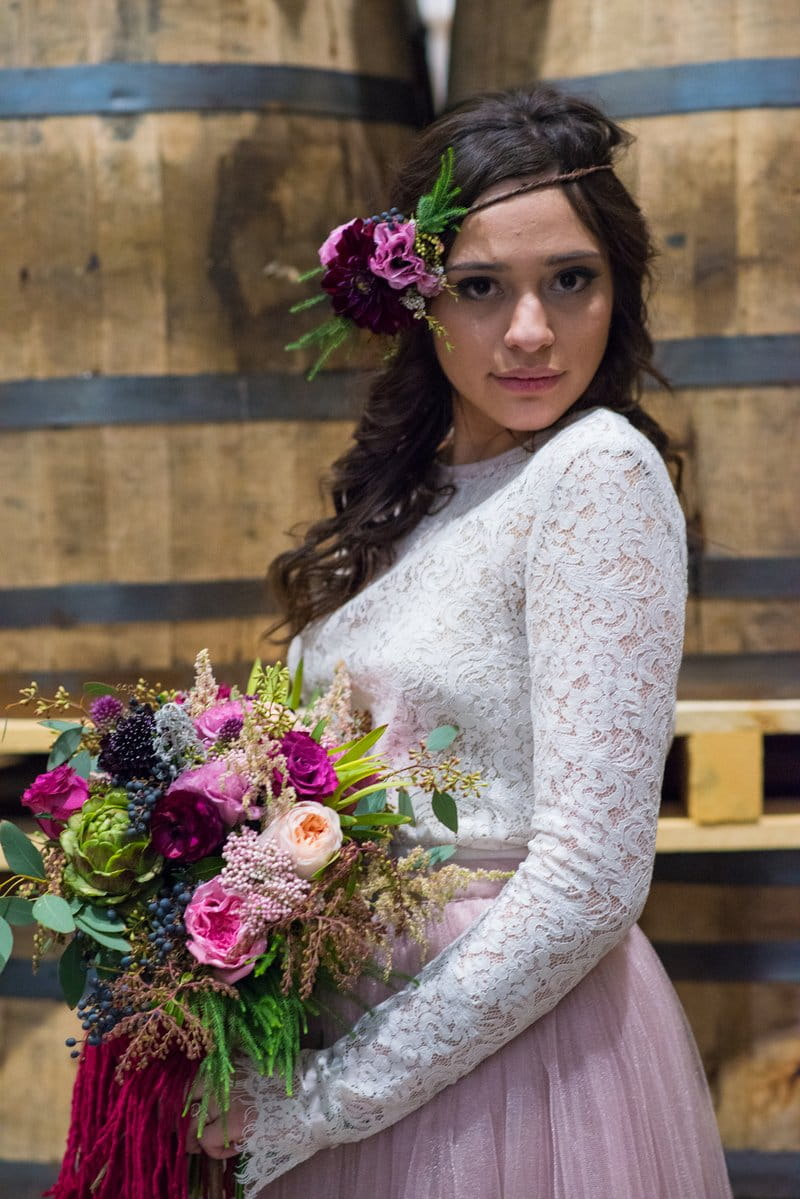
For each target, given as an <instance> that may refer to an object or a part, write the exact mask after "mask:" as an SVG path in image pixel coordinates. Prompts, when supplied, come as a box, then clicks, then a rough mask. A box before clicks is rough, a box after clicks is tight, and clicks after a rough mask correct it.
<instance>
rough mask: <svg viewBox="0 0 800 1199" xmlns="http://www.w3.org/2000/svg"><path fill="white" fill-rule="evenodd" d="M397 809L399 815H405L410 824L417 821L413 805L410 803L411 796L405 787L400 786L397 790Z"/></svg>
mask: <svg viewBox="0 0 800 1199" xmlns="http://www.w3.org/2000/svg"><path fill="white" fill-rule="evenodd" d="M397 810H398V812H399V813H400V814H401V816H407V817H408V819H409V820H410V822H411V823H412V824H416V823H417V818H416V816H415V815H414V807H413V805H412V803H411V796H410V795H409V794H408V792H407V791H406V789H405V787H401V788H400V790H399V791H398V792H397Z"/></svg>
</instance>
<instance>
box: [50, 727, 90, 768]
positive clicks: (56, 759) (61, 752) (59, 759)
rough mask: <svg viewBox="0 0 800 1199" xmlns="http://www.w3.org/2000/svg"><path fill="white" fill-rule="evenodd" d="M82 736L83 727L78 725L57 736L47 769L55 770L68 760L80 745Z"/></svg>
mask: <svg viewBox="0 0 800 1199" xmlns="http://www.w3.org/2000/svg"><path fill="white" fill-rule="evenodd" d="M82 736H83V728H82V727H81V726H80V725H78V726H77V727H75V728H71V729H66V730H65V731H64V732H63V733H62V734H61V736H60V737H57V738H56V740H55V741H54V743H53V748H52V749H51V750H50V757H49V758H48V759H47V769H48V770H54V769H55V767H56V766H61V765H63V763H64V762H68V761H69V760H70V758H71V757H72V755H73V754H74V753H75V751H76V749H77V748H78V746H79V745H80V743H81V737H82Z"/></svg>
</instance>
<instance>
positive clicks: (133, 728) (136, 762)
mask: <svg viewBox="0 0 800 1199" xmlns="http://www.w3.org/2000/svg"><path fill="white" fill-rule="evenodd" d="M154 727H155V717H154V715H153V709H152V708H151V707H150V705H149V704H140V703H139V702H138V700H135V699H132V700H131V702H130V713H129V715H128V716H123V717H121V719H120V720H119V721H118V723H117V727H116V728H115V729H114V730H113V732H111V733H106V735H105V736H104V737H103V738H102V739H101V741H100V757H99V759H98V764H99V766H100V769H101V770H107V771H108V773H109V774H111V775H113V776H114V777H115V778H117V779H119V781H120V782H123V781H125V780H126V779H134V778H146V777H147V775H149V774H151V773H152V770H153V767H154V766H155V764H156V756H155V750H154V748H153V731H154Z"/></svg>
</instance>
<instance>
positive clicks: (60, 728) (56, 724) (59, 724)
mask: <svg viewBox="0 0 800 1199" xmlns="http://www.w3.org/2000/svg"><path fill="white" fill-rule="evenodd" d="M39 724H41V725H43V726H44V728H46V729H55V730H56V732H57V733H65V732H66V731H67V729H79V728H80V727H81V726H80V725H79V724H78V723H77V722H76V721H74V720H40V721H39Z"/></svg>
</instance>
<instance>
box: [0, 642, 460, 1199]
mask: <svg viewBox="0 0 800 1199" xmlns="http://www.w3.org/2000/svg"><path fill="white" fill-rule="evenodd" d="M301 682H302V668H300V669H298V672H297V674H296V676H295V679H294V680H293V681H292V679H291V678H290V675H289V672H288V670H286V669H285V668H283V667H281V666H280V665H277V666H273V667H270V668H263V667H261V665H260V664H259V663H257V664H256V666H255V667H254V669H253V673H252V675H251V678H250V681H249V683H248V686H247V689H246V692H245V693H244V694H240V693H238V692H237V691H236V690H235V689H233V690H231V689H230V688H228V687H221V686H218V685H217V683H216V681H215V679H214V677H213V674H212V670H211V665H210V662H209V659H208V655H207V653H206V652H205V651H203V652H202V653H201V654H200V655H199V656H198V659H197V668H196V677H195V682H194V686H193V687H192V689H191V690H190V691H188V692H185V693H180V692H163V691H160V690H157V689H154V688H150V687H148V686H147V684H146V683H144V682H143V681H140V683H139V684H138V685H137V686H136V687H135V688H130V689H127V690H125V689H121V688H113V687H107V686H105V685H102V684H96V683H90V684H87V685H86V686H85V688H84V696H83V698H82V701H81V704H79V705H74V704H72V702H71V701H70V698H69V696H68V695H67V694H66V693H65V692H64V691H63V690H59V692H58V693H57V695H56V696H55V698H54V699H52V700H47V699H45V698H44V697H43V696H41V695H40V693H39V691H38V688H37V686H36V685H35V684H32V685H31V687H30V688H26V689H25V691H24V692H23V695H24V701H23V702H28V703H31V704H33V705H34V706H35V709H36V712H37V714H39V715H47V714H48V713H49V714H52V713H53V712H55V713H56V714H57V718H55V719H52V718H51V719H48V720H45V721H44V723H45V724H47V725H49V726H50V727H51V728H53V729H55V730H56V731H57V732H58V734H59V735H58V737H57V739H56V741H55V743H54V746H53V750H52V753H51V756H50V760H49V763H48V770H47V772H46V773H45V774H42V775H40V776H39V777H38V778H37V779H36V780H35V781H34V783H33V784H32V785H31V786H30V787H29V788H28V790H27V791H26V792H25V793H24V795H23V799H22V802H23V803H24V804H25V805H26V806H27V807H28V808H29V809H30V810H31V811H32V813H33V814H34V816H35V817H36V820H37V821H38V824H39V827H40V829H41V836H37V837H36V841H38V844H35V843H34V841H32V840H30V839H29V838H28V837H26V836H25V835H24V834H23V833H22V832H21V831H20V830H19V829H17V828H16V826H15V825H13V824H11V823H9V822H3V824H2V825H0V840H1V841H2V845H3V849H4V851H5V854H6V858H7V861H8V863H9V866H10V869H11V870H12V871H13V872H14V874H13V877H12V878H11V880H10V883H8V884H6V885H5V887H4V888H3V891H2V893H0V968H2V966H3V965H4V964H5V962H6V960H7V959H8V957H9V955H10V952H11V945H12V928H11V926H12V925H15V924H17V925H19V924H25V923H36V924H37V925H38V928H37V930H36V934H35V944H36V954H37V956H40V955H41V954H42V953H43V952H45V950H46V949H48V948H50V947H51V946H52V945H53V944H55V945H60V946H62V945H63V946H64V949H63V953H62V954H61V957H60V961H59V968H58V969H59V978H60V981H61V985H62V988H63V991H64V995H65V998H66V1000H67V1002H68V1003H69V1004H70V1005H71V1006H76V1007H77V1010H78V1015H79V1018H80V1021H81V1029H82V1031H83V1033H84V1037H83V1039H82V1041H80V1042H79V1041H78V1040H77V1038H70V1039H69V1040H68V1042H67V1044H68V1045H69V1046H70V1047H71V1050H72V1056H73V1057H75V1058H77V1059H79V1062H78V1074H77V1078H76V1082H75V1088H74V1094H73V1105H72V1121H71V1128H70V1132H69V1137H68V1142H67V1150H66V1156H65V1159H64V1162H63V1164H62V1168H61V1174H60V1177H59V1179H58V1182H57V1183H56V1184H55V1186H54V1188H53V1189H52V1190H51V1191H50V1192H49V1194H51V1195H53V1196H55V1197H56V1199H87V1197H88V1196H92V1197H93V1199H151V1196H153V1195H158V1196H159V1199H187V1197H188V1196H196V1197H202V1196H210V1195H212V1194H224V1195H228V1196H233V1195H236V1194H237V1193H239V1191H238V1183H237V1181H236V1177H235V1171H234V1168H232V1167H231V1168H230V1169H228V1168H227V1163H219V1162H211V1161H210V1160H209V1159H205V1158H203V1157H202V1155H192V1156H191V1157H189V1156H188V1155H186V1154H185V1152H184V1143H185V1136H186V1129H187V1126H188V1122H189V1110H190V1107H192V1108H197V1107H198V1104H199V1111H193V1113H192V1114H193V1115H198V1116H199V1122H200V1128H201V1130H202V1124H203V1121H204V1118H205V1115H206V1113H207V1111H208V1106H209V1103H210V1100H211V1099H212V1098H213V1099H214V1100H215V1102H216V1103H217V1104H218V1106H219V1108H220V1110H221V1111H222V1112H223V1113H224V1112H225V1111H226V1110H227V1109H228V1108H229V1106H230V1089H231V1081H232V1078H233V1072H234V1061H235V1059H236V1058H242V1057H243V1058H245V1059H248V1060H249V1062H250V1063H251V1065H252V1066H254V1067H255V1068H256V1069H258V1070H259V1071H261V1072H264V1073H279V1074H281V1075H282V1076H283V1077H284V1078H285V1080H286V1087H287V1093H290V1092H291V1086H292V1076H293V1070H294V1066H295V1062H296V1059H297V1055H298V1053H299V1050H300V1046H301V1039H302V1037H303V1035H304V1034H305V1033H306V1032H307V1031H308V1023H309V1018H311V1017H313V1016H315V1015H316V1014H318V1012H319V1010H320V1005H321V1004H324V1003H325V995H326V993H328V994H329V993H330V992H331V991H333V992H334V993H335V992H339V993H349V992H350V991H351V990H352V988H353V987H354V986H355V985H356V984H357V982H358V981H359V979H360V978H362V977H363V976H364V975H365V974H369V973H371V972H374V971H378V972H380V974H381V975H382V976H383V977H384V978H388V977H389V976H390V973H391V966H392V941H393V939H394V937H396V936H397V935H398V934H403V933H405V934H408V935H411V936H412V937H415V938H416V939H418V940H423V939H424V925H425V921H426V919H429V918H430V917H431V916H435V915H436V913H437V911H439V910H441V908H442V907H443V906H444V904H445V903H446V902H448V901H449V900H450V899H451V898H452V897H453V896H454V895H455V894H456V893H457V892H458V891H459V890H461V889H463V887H464V886H465V885H466V884H467V883H468V882H469V880H470V878H471V877H473V875H472V874H471V873H470V872H469V871H466V870H463V869H461V868H458V867H456V866H454V865H449V866H444V867H443V868H441V869H437V870H436V871H434V870H432V869H431V867H433V866H434V865H437V866H438V865H439V864H440V863H441V862H442V861H443V860H444V859H445V858H446V857H447V856H449V854H450V853H452V850H453V847H452V846H440V847H437V848H435V849H433V850H423V849H419V848H418V849H415V850H412V852H411V853H409V854H408V855H407V856H405V857H403V856H396V855H393V854H392V853H391V851H390V839H391V835H392V830H393V828H394V827H395V826H396V825H399V824H402V823H405V822H413V819H414V814H413V810H412V805H411V799H410V796H409V792H408V790H407V787H408V786H409V785H410V784H414V785H415V786H418V787H422V788H423V789H426V790H429V791H432V792H433V798H432V803H433V810H434V812H435V813H436V814H437V816H438V818H439V819H440V820H441V821H442V822H443V823H444V824H445V825H446V826H447V827H449V828H450V829H451V830H453V831H455V830H456V827H457V815H456V805H455V801H454V800H453V798H452V796H451V795H450V790H451V789H455V788H456V787H459V788H460V789H461V790H462V791H464V792H467V793H469V792H473V793H474V792H475V790H476V789H477V788H478V787H479V786H480V783H479V780H478V779H477V777H476V776H474V775H466V774H463V773H462V772H460V771H459V769H458V759H457V758H454V757H452V756H449V757H447V756H443V754H442V751H446V750H447V749H448V747H449V746H450V744H451V743H452V741H453V739H454V738H455V736H456V734H457V730H456V729H455V728H453V727H452V726H450V725H445V726H442V727H440V728H438V729H435V730H433V732H432V733H431V734H430V736H429V737H428V739H427V743H426V744H423V745H420V746H419V747H417V748H416V749H411V750H410V752H409V763H408V768H407V769H406V770H404V771H403V777H400V775H399V773H398V772H397V771H393V770H391V769H390V768H389V766H388V765H387V763H386V762H384V761H383V760H382V759H381V758H380V756H378V754H377V753H375V752H374V750H375V746H376V744H377V742H378V741H379V740H380V738H381V736H382V734H383V732H384V729H383V728H374V729H371V728H369V727H368V724H367V722H366V720H365V718H364V716H363V714H359V713H357V712H354V711H352V709H351V705H350V693H349V683H348V679H347V675H346V672H345V671H344V669H343V668H340V669H339V670H338V671H337V672H336V675H335V677H334V679H333V682H332V684H331V687H330V688H329V690H328V691H327V692H326V693H325V694H322V695H317V696H316V697H314V698H313V701H312V702H311V703H310V704H309V706H307V707H306V708H301V707H300V706H299V699H300V688H301ZM76 708H77V711H78V713H79V719H62V717H64V716H66V715H67V714H68V713H69V712H70V711H71V710H73V709H76ZM390 796H391V800H392V802H391V803H390ZM197 1096H201V1098H200V1099H196V1097H197ZM193 1100H195V1102H192V1101H193ZM198 1135H200V1134H198Z"/></svg>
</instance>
